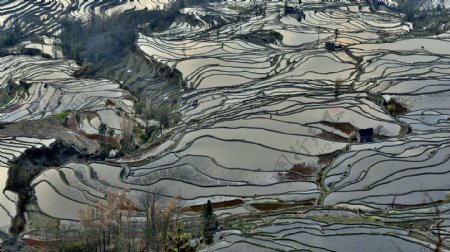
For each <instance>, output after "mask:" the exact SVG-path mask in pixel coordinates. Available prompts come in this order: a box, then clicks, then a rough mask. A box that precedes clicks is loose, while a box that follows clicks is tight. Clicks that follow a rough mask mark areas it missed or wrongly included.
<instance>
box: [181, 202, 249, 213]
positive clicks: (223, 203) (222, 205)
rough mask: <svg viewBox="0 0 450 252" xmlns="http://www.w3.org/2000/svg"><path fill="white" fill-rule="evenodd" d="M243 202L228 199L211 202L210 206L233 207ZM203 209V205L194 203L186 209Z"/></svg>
mask: <svg viewBox="0 0 450 252" xmlns="http://www.w3.org/2000/svg"><path fill="white" fill-rule="evenodd" d="M242 204H244V202H243V201H242V200H230V201H223V202H216V203H212V206H213V208H214V209H217V208H225V207H233V206H239V205H242ZM202 209H203V205H196V206H190V207H189V208H187V210H189V211H192V212H196V213H200V212H201V211H202Z"/></svg>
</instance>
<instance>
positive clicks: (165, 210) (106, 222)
mask: <svg viewBox="0 0 450 252" xmlns="http://www.w3.org/2000/svg"><path fill="white" fill-rule="evenodd" d="M162 192H163V190H160V189H157V190H156V191H155V192H154V193H146V194H143V195H142V196H141V197H139V198H138V199H137V201H135V202H133V201H131V200H130V197H129V196H130V195H129V192H128V191H125V192H119V193H109V194H108V196H107V199H106V201H104V202H98V203H97V204H96V205H95V206H88V207H86V208H85V209H82V210H81V211H80V217H81V229H78V230H77V232H75V235H72V236H65V237H66V238H65V239H64V240H63V241H62V243H61V244H59V245H57V249H58V250H60V251H81V252H82V251H158V252H159V251H167V252H169V251H185V252H191V251H195V249H196V248H197V246H198V245H199V244H200V242H199V241H203V242H204V243H206V244H210V243H212V242H213V232H214V229H215V227H216V226H217V225H216V224H215V223H216V221H215V216H214V214H213V208H212V204H211V202H210V201H208V203H206V204H205V205H204V207H203V210H202V214H201V215H202V221H201V222H200V223H201V225H202V230H203V231H202V232H201V233H196V232H195V231H193V230H196V229H197V228H198V227H195V226H185V222H183V221H181V220H180V219H179V215H180V209H181V208H180V207H179V205H178V200H177V198H172V199H171V200H170V201H169V202H164V201H163V200H162V199H163V198H162V196H160V193H162ZM137 211H144V212H145V217H144V219H142V218H141V219H140V218H138V217H137V215H136V213H137ZM190 224H191V225H197V224H199V223H195V222H190ZM188 229H189V230H190V232H188V231H187V230H188ZM197 235H198V236H199V237H194V236H197ZM194 238H198V239H194ZM195 240H196V241H197V242H195Z"/></svg>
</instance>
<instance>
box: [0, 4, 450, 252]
mask: <svg viewBox="0 0 450 252" xmlns="http://www.w3.org/2000/svg"><path fill="white" fill-rule="evenodd" d="M162 4H163V3H162V2H158V1H148V2H146V1H142V0H141V1H134V2H127V3H126V4H123V5H114V4H111V5H108V4H107V3H102V4H101V3H100V2H96V1H83V2H77V1H74V2H64V1H62V2H56V3H55V2H48V3H45V4H44V3H42V4H41V5H43V6H44V5H45V8H36V9H35V7H33V6H34V5H35V4H31V5H29V6H27V7H26V9H25V8H24V6H22V7H20V3H12V2H8V3H2V6H3V7H4V8H5V10H7V13H15V12H17V13H18V14H19V15H20V13H21V12H19V11H17V10H21V11H22V10H28V9H29V11H30V12H39V11H44V10H45V12H46V13H47V15H49V17H50V18H49V22H51V20H52V19H51V15H50V14H52V15H56V14H55V13H65V12H68V15H70V16H73V17H75V18H78V19H81V20H85V19H87V18H88V17H89V16H90V15H94V14H98V15H111V13H113V12H115V11H119V12H120V11H132V10H134V9H142V8H152V7H155V6H158V5H162ZM252 5H253V3H248V2H242V3H235V2H221V3H210V4H209V5H208V7H204V6H203V7H201V6H198V7H192V8H190V7H189V8H183V9H181V10H180V12H181V13H183V14H184V15H189V16H191V18H192V19H193V20H196V22H184V21H183V20H177V21H176V22H174V23H173V24H172V25H171V26H170V27H169V29H167V30H165V31H160V32H155V33H151V34H142V33H140V34H139V35H138V39H137V41H136V50H137V51H138V53H139V54H140V55H141V56H143V57H144V58H145V59H146V60H148V62H151V64H153V65H156V66H158V67H161V68H164V69H166V70H167V69H168V70H167V71H169V72H170V73H171V74H172V75H174V76H176V77H177V78H179V80H180V82H179V86H177V87H176V88H172V89H170V90H167V91H164V90H158V92H159V93H158V94H160V97H159V98H157V99H156V100H159V101H163V103H164V101H165V104H167V103H168V101H169V100H170V101H171V102H172V103H176V110H175V111H172V113H176V114H178V115H179V120H178V121H177V122H176V123H175V124H173V125H171V127H168V128H165V129H162V126H160V125H161V124H162V122H157V120H156V122H155V121H152V123H154V124H155V125H157V126H159V127H160V128H159V130H160V133H161V135H160V136H159V137H158V138H157V140H158V141H157V144H153V145H147V146H145V147H144V148H141V149H139V151H137V152H135V153H131V154H128V155H125V156H122V157H114V156H111V157H109V158H106V160H98V159H96V160H71V161H69V162H67V163H64V164H61V165H59V166H56V167H48V168H46V169H44V170H42V171H41V172H40V173H39V174H38V175H37V176H35V177H34V178H33V179H32V180H31V181H30V186H31V188H32V194H33V197H32V201H31V202H30V203H29V204H28V206H27V209H26V212H25V215H26V218H27V220H28V221H29V223H28V225H27V226H26V228H25V231H24V232H23V233H22V235H23V236H29V235H33V232H34V231H36V230H38V229H40V228H43V229H44V228H48V226H50V224H48V223H44V222H42V223H40V222H39V221H37V220H41V219H46V220H48V222H51V225H53V226H56V228H61V229H62V228H63V227H64V226H65V225H69V224H70V225H79V221H80V215H79V211H80V210H81V209H83V208H85V207H86V206H92V205H95V204H96V203H97V202H105V201H106V200H107V197H108V196H107V195H108V193H109V192H121V191H123V190H126V191H127V192H129V193H128V196H129V197H130V198H134V199H137V198H139V197H141V196H142V195H145V194H152V193H158V194H159V196H161V198H162V199H163V201H164V202H169V201H170V200H171V199H172V198H174V197H177V198H178V199H179V203H180V205H181V206H182V207H183V208H185V209H189V208H190V207H191V209H194V208H195V207H198V206H200V205H202V204H204V203H205V202H207V200H211V201H212V202H213V203H214V204H216V205H220V204H222V207H220V208H217V209H215V213H216V215H217V216H218V219H219V220H220V221H222V222H224V224H223V226H224V229H223V230H222V231H220V232H217V233H216V237H215V243H214V244H212V245H211V246H209V247H207V248H204V251H287V250H306V251H363V250H364V251H377V250H380V249H381V250H382V251H395V250H397V249H398V248H402V250H404V251H436V249H440V250H441V251H444V250H445V249H450V236H449V235H448V234H449V232H450V222H449V215H448V213H449V205H448V201H449V193H450V182H449V179H448V178H449V173H450V163H449V157H450V128H449V126H450V123H449V119H450V109H449V108H448V105H449V102H450V100H449V99H450V96H449V95H450V89H449V87H450V85H449V83H450V77H449V73H450V70H449V69H450V51H449V50H448V49H449V48H450V34H449V33H442V34H439V35H438V36H427V37H417V38H412V37H411V36H410V33H411V32H412V31H413V30H414V25H413V24H412V23H410V22H405V21H404V16H403V15H402V14H400V13H397V12H393V11H389V10H384V11H379V12H371V11H370V10H369V9H368V8H367V7H366V6H364V7H363V8H359V7H358V5H355V4H353V3H346V2H339V3H334V2H330V3H328V2H321V3H318V2H305V3H302V4H300V5H298V3H293V2H292V3H291V2H289V3H288V5H289V6H298V8H300V9H301V10H302V12H301V13H302V15H300V14H299V13H300V12H294V13H293V14H292V13H291V14H283V8H285V7H284V3H283V2H269V3H266V4H265V5H264V6H265V9H264V14H262V13H259V15H248V16H247V17H245V18H238V17H237V16H236V15H237V14H238V13H239V12H238V10H239V8H245V7H251V6H252ZM36 6H37V5H36ZM70 6H72V7H73V8H72V7H71V8H69V7H70ZM74 6H75V7H76V8H75V7H74ZM65 9H70V10H71V11H68V10H65ZM9 15H12V14H9ZM24 15H25V14H24ZM211 16H213V18H212V17H211ZM8 20H9V18H8V15H5V16H2V20H1V22H3V23H5V22H8ZM194 23H195V24H197V25H193V24H194ZM198 24H200V25H198ZM51 27H55V28H54V29H55V30H56V29H58V24H57V22H56V21H55V24H54V25H53V26H51ZM252 38H253V40H252ZM255 38H257V39H255ZM326 42H328V43H329V42H335V43H336V44H340V45H342V49H339V50H329V49H327V48H326V47H325V44H326ZM0 63H1V67H0V81H1V82H0V87H1V88H6V87H8V86H11V85H16V86H21V85H22V86H25V87H26V88H25V89H24V90H22V89H21V90H22V91H20V92H16V93H14V94H13V95H11V96H10V99H9V100H8V101H5V102H2V103H1V104H0V122H2V123H20V122H26V121H32V120H46V119H49V118H52V117H55V116H57V115H60V114H61V113H64V112H68V113H69V115H68V125H67V134H79V135H81V136H83V137H86V138H88V139H90V140H98V139H99V133H98V132H99V129H100V125H103V124H105V125H107V127H108V128H111V129H114V132H115V133H114V134H113V136H111V138H115V139H117V141H118V142H120V141H121V140H122V139H125V137H126V134H127V132H128V131H127V130H128V129H127V128H126V126H125V123H124V122H125V121H132V122H133V123H135V124H136V125H145V124H148V120H146V118H143V116H142V115H139V113H136V109H135V107H136V106H135V104H136V102H137V98H136V97H135V96H134V94H132V93H131V92H130V91H127V90H125V89H124V87H123V86H121V83H120V82H118V81H116V80H110V79H106V78H84V77H81V78H79V77H75V76H74V73H75V72H76V71H77V70H78V69H79V67H80V66H78V65H77V64H76V63H75V62H74V61H71V60H66V59H44V58H42V57H30V56H18V55H15V56H6V57H2V58H0ZM151 82H152V80H149V83H148V85H149V86H150V85H152V83H151ZM146 105H147V104H146ZM147 119H148V118H147ZM363 129H371V130H372V134H371V136H370V138H371V141H368V142H365V141H363V140H361V138H363V136H360V135H359V134H362V133H360V130H363ZM61 134H62V133H61ZM0 136H1V131H0ZM53 139H54V138H51V140H46V139H44V138H42V139H39V138H31V137H21V135H18V137H9V136H8V137H6V136H5V137H4V136H1V137H0V143H1V145H0V177H1V180H0V186H2V188H4V187H5V184H6V179H7V171H8V167H9V166H8V161H9V160H12V159H14V158H18V157H20V155H21V153H23V152H24V151H25V150H26V149H29V148H32V147H33V146H34V147H39V146H41V145H43V146H47V147H48V146H50V145H51V143H52V142H51V141H53ZM80 141H81V140H80ZM86 141H87V140H86ZM80 145H82V144H80ZM96 147H97V148H98V146H96ZM94 149H96V148H95V147H93V146H91V148H90V149H89V150H90V151H91V152H94V151H95V150H94ZM3 175H4V176H3ZM161 188H163V190H161ZM16 203H17V196H16V195H15V194H14V193H12V192H9V191H8V190H6V191H3V193H2V194H1V195H0V226H8V225H9V223H10V220H11V218H12V217H13V216H15V214H16V210H17V209H16ZM144 214H145V213H143V212H140V213H139V214H138V215H142V216H143V215H144ZM183 214H184V215H183V218H186V219H190V218H196V216H197V213H196V212H195V211H186V212H184V213H183ZM240 218H242V219H245V220H246V225H243V224H242V223H241V222H240V221H239V219H240ZM55 223H56V224H55ZM415 223H418V224H417V225H415Z"/></svg>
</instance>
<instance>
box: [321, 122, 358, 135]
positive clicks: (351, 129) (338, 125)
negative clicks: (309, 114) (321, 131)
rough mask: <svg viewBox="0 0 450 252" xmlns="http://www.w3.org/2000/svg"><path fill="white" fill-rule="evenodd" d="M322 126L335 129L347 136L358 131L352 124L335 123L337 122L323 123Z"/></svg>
mask: <svg viewBox="0 0 450 252" xmlns="http://www.w3.org/2000/svg"><path fill="white" fill-rule="evenodd" d="M321 123H322V124H324V125H326V126H328V127H332V128H334V129H337V130H340V131H342V132H344V133H345V134H351V133H352V132H354V131H355V130H356V128H355V127H354V126H353V125H351V124H350V123H335V122H321Z"/></svg>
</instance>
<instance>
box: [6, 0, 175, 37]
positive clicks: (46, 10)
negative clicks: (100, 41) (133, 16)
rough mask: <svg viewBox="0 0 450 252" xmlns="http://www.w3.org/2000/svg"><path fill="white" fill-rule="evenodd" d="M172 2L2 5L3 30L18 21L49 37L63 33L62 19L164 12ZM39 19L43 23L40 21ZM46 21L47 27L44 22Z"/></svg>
mask: <svg viewBox="0 0 450 252" xmlns="http://www.w3.org/2000/svg"><path fill="white" fill-rule="evenodd" d="M168 2H169V1H165V0H163V1H159V0H135V1H98V0H87V1H84V0H75V1H69V0H62V1H52V0H43V1H7V0H4V1H0V7H1V8H0V10H1V11H0V26H5V25H6V24H9V23H11V22H14V20H16V19H17V20H19V22H21V23H23V24H24V25H26V30H25V31H26V33H28V34H49V35H53V34H56V33H58V32H59V30H60V24H59V21H58V18H59V17H61V16H68V17H73V18H77V19H82V20H86V21H87V20H89V19H90V18H91V17H92V16H94V15H99V16H102V15H104V16H110V15H112V14H113V13H120V12H124V11H133V10H143V9H156V8H164V6H165V5H166V4H167V3H168ZM36 19H38V20H39V21H37V20H36ZM41 21H43V24H42V22H41Z"/></svg>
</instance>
